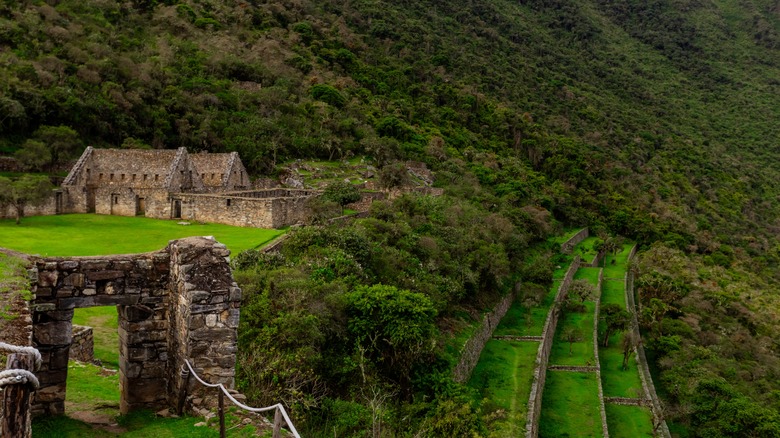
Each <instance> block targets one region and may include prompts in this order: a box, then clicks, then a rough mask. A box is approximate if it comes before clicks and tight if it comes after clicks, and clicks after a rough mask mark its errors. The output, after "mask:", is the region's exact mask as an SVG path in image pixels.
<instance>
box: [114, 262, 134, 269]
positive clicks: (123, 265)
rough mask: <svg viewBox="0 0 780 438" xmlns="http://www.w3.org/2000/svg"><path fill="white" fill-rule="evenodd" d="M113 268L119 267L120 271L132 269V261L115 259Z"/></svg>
mask: <svg viewBox="0 0 780 438" xmlns="http://www.w3.org/2000/svg"><path fill="white" fill-rule="evenodd" d="M114 269H119V270H120V271H130V270H132V269H133V262H132V261H130V260H118V261H115V262H114Z"/></svg>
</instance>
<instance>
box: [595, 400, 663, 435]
mask: <svg viewBox="0 0 780 438" xmlns="http://www.w3.org/2000/svg"><path fill="white" fill-rule="evenodd" d="M605 408H606V411H607V427H608V428H609V436H610V437H614V438H642V437H647V438H652V436H653V433H652V431H653V416H652V414H651V413H650V410H649V409H648V408H646V407H643V406H621V405H613V404H611V403H607V404H606V406H605Z"/></svg>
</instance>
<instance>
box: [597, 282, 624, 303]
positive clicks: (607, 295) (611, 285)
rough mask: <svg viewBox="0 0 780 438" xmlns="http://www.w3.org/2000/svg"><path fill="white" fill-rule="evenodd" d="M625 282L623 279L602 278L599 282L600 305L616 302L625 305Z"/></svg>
mask: <svg viewBox="0 0 780 438" xmlns="http://www.w3.org/2000/svg"><path fill="white" fill-rule="evenodd" d="M625 290H626V284H625V283H624V282H623V280H620V281H617V280H614V281H613V280H604V281H603V282H602V283H601V305H602V306H603V305H605V304H617V305H619V306H620V307H623V308H625V307H626V295H625Z"/></svg>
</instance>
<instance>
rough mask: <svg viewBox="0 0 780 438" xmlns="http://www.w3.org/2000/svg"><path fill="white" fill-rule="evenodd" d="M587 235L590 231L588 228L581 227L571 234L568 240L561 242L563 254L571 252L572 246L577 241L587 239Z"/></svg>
mask: <svg viewBox="0 0 780 438" xmlns="http://www.w3.org/2000/svg"><path fill="white" fill-rule="evenodd" d="M589 235H590V231H589V230H588V228H583V229H581V230H580V231H579V232H578V233H577V234H575V235H573V236H571V238H569V240H567V241H565V242H563V243H562V244H561V252H562V253H563V254H571V252H572V251H573V250H574V247H575V246H577V244H578V243H580V242H582V241H583V240H585V239H587V238H588V236H589Z"/></svg>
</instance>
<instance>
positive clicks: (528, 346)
mask: <svg viewBox="0 0 780 438" xmlns="http://www.w3.org/2000/svg"><path fill="white" fill-rule="evenodd" d="M538 348H539V343H538V342H512V341H498V340H491V341H489V342H488V343H487V345H485V349H484V350H483V351H482V356H481V357H480V360H479V363H478V364H477V367H476V368H475V369H474V372H473V374H472V376H471V379H470V380H469V383H468V385H469V386H470V387H472V388H474V389H476V391H477V394H479V397H480V398H481V399H482V400H484V405H483V409H485V410H486V411H494V410H497V409H501V410H503V411H505V412H506V413H507V416H506V419H505V420H502V421H500V423H499V424H498V425H497V428H496V429H495V430H493V431H492V432H494V433H497V434H498V435H499V436H504V435H507V436H519V435H521V434H522V433H524V432H525V421H526V414H527V412H528V394H529V392H530V391H531V384H532V383H533V377H534V359H535V358H536V351H537V350H538Z"/></svg>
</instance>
